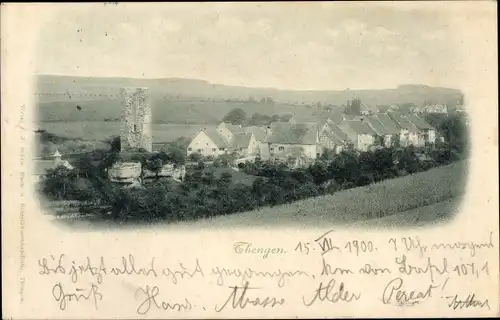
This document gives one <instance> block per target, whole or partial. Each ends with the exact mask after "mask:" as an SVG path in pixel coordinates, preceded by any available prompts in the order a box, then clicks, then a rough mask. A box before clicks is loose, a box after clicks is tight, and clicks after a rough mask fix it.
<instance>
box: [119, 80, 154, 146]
mask: <svg viewBox="0 0 500 320" xmlns="http://www.w3.org/2000/svg"><path fill="white" fill-rule="evenodd" d="M120 93H121V99H122V106H123V111H122V125H121V135H120V142H121V150H122V151H137V150H139V149H141V148H143V149H145V150H147V151H149V152H151V151H152V148H153V146H152V134H151V108H150V106H149V94H148V89H147V88H121V90H120Z"/></svg>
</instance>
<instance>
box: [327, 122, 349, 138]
mask: <svg viewBox="0 0 500 320" xmlns="http://www.w3.org/2000/svg"><path fill="white" fill-rule="evenodd" d="M328 128H329V129H330V131H331V132H332V133H333V134H334V135H335V136H336V137H337V138H338V139H340V140H342V141H345V140H347V134H346V133H345V132H344V131H342V130H341V129H340V128H339V127H338V126H337V125H336V124H332V123H329V124H328Z"/></svg>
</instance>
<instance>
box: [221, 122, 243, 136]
mask: <svg viewBox="0 0 500 320" xmlns="http://www.w3.org/2000/svg"><path fill="white" fill-rule="evenodd" d="M221 124H224V125H225V126H226V128H227V130H229V131H230V132H231V133H232V134H237V133H243V132H245V130H244V129H243V128H242V127H241V126H237V125H235V124H232V123H229V122H222V123H221Z"/></svg>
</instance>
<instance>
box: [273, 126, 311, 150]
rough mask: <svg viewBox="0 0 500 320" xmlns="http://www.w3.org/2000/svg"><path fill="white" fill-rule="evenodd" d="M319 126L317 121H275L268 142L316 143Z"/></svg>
mask: <svg viewBox="0 0 500 320" xmlns="http://www.w3.org/2000/svg"><path fill="white" fill-rule="evenodd" d="M317 135H318V126H317V124H315V123H297V124H292V123H288V122H273V123H271V135H270V136H268V137H267V138H266V142H267V143H282V144H309V145H311V144H316V143H317Z"/></svg>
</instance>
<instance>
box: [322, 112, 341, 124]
mask: <svg viewBox="0 0 500 320" xmlns="http://www.w3.org/2000/svg"><path fill="white" fill-rule="evenodd" d="M322 117H323V118H324V119H326V120H328V119H330V121H332V122H333V123H335V124H337V125H338V124H341V123H342V121H344V112H343V111H342V110H335V111H325V112H323V114H322Z"/></svg>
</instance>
